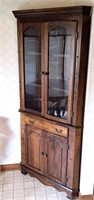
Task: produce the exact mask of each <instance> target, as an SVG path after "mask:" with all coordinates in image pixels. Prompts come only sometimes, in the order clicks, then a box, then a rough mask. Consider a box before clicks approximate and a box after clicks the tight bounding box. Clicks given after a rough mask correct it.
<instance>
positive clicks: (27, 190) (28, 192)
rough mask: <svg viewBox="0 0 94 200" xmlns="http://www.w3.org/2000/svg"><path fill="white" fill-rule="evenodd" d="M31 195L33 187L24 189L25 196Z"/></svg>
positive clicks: (33, 190) (33, 193)
mask: <svg viewBox="0 0 94 200" xmlns="http://www.w3.org/2000/svg"><path fill="white" fill-rule="evenodd" d="M32 195H35V189H34V188H29V189H28V188H27V189H25V197H26V196H32Z"/></svg>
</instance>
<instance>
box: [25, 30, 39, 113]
mask: <svg viewBox="0 0 94 200" xmlns="http://www.w3.org/2000/svg"><path fill="white" fill-rule="evenodd" d="M40 57H41V50H40V32H39V31H38V30H37V29H35V28H34V27H29V28H27V29H26V30H25V31H24V58H25V60H24V66H25V107H26V108H29V109H33V110H36V111H41V77H40V66H41V63H40Z"/></svg>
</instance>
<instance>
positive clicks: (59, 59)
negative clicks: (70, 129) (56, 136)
mask: <svg viewBox="0 0 94 200" xmlns="http://www.w3.org/2000/svg"><path fill="white" fill-rule="evenodd" d="M75 45H76V22H73V23H72V22H71V23H70V22H53V23H52V22H50V23H49V28H48V76H47V83H48V86H47V88H48V89H47V115H48V118H53V117H54V118H57V119H58V120H61V119H63V120H67V122H70V120H71V111H72V98H73V81H74V78H73V76H74V64H75Z"/></svg>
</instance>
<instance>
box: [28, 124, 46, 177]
mask: <svg viewBox="0 0 94 200" xmlns="http://www.w3.org/2000/svg"><path fill="white" fill-rule="evenodd" d="M25 133H26V154H27V155H26V157H27V165H28V166H29V167H30V168H31V169H32V170H34V171H36V172H38V173H41V174H42V173H43V165H44V164H43V162H44V160H43V156H41V155H42V153H43V149H42V146H43V142H42V138H41V130H40V129H38V128H35V127H32V126H30V125H26V126H25Z"/></svg>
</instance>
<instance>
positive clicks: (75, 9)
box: [13, 6, 91, 18]
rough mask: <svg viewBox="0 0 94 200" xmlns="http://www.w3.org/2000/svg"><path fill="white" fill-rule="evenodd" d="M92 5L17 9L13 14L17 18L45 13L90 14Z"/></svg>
mask: <svg viewBox="0 0 94 200" xmlns="http://www.w3.org/2000/svg"><path fill="white" fill-rule="evenodd" d="M90 13H91V6H70V7H56V8H43V9H28V10H15V11H13V14H14V15H15V17H16V18H24V17H25V18H28V17H30V16H31V17H36V16H37V17H38V16H44V15H60V14H61V15H66V14H67V15H70V14H72V15H81V14H82V15H90Z"/></svg>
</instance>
